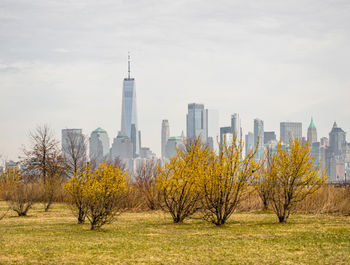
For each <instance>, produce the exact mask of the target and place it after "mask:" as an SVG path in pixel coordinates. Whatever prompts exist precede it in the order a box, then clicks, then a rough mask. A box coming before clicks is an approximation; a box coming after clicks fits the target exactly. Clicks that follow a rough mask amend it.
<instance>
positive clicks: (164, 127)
mask: <svg viewBox="0 0 350 265" xmlns="http://www.w3.org/2000/svg"><path fill="white" fill-rule="evenodd" d="M161 134H162V136H161V157H162V158H164V157H166V150H165V148H166V143H167V142H168V139H169V136H170V128H169V121H168V120H163V121H162V132H161Z"/></svg>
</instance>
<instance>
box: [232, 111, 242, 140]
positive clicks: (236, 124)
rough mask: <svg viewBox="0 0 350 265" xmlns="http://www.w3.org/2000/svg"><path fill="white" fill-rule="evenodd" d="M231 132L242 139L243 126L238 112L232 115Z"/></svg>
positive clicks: (236, 137)
mask: <svg viewBox="0 0 350 265" xmlns="http://www.w3.org/2000/svg"><path fill="white" fill-rule="evenodd" d="M231 133H232V135H233V137H234V138H235V139H237V140H240V139H241V136H242V128H241V118H240V117H239V114H238V113H235V114H233V115H231Z"/></svg>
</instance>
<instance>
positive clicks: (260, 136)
mask: <svg viewBox="0 0 350 265" xmlns="http://www.w3.org/2000/svg"><path fill="white" fill-rule="evenodd" d="M257 145H258V150H257V153H256V155H255V157H256V158H257V159H261V160H262V159H264V156H265V149H264V122H263V121H262V120H260V119H254V147H256V146H257Z"/></svg>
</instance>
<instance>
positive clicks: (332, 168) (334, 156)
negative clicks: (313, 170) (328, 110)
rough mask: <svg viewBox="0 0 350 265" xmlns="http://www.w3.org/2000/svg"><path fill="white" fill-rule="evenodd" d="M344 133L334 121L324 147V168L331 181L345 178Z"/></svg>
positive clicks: (345, 146) (345, 144) (345, 147)
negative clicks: (326, 146)
mask: <svg viewBox="0 0 350 265" xmlns="http://www.w3.org/2000/svg"><path fill="white" fill-rule="evenodd" d="M346 149H347V143H346V133H345V132H344V131H343V129H341V128H340V127H338V125H337V123H336V122H334V124H333V127H332V130H331V132H330V133H329V146H328V148H327V149H326V168H327V173H328V176H329V177H330V179H331V181H335V182H338V181H344V180H345V162H346Z"/></svg>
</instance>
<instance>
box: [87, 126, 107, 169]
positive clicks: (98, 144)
mask: <svg viewBox="0 0 350 265" xmlns="http://www.w3.org/2000/svg"><path fill="white" fill-rule="evenodd" d="M108 154H109V137H108V134H107V132H106V131H105V130H103V129H102V128H100V127H99V128H97V129H96V130H94V131H93V132H92V133H91V135H90V140H89V155H90V161H94V162H96V163H97V164H99V163H101V162H103V161H104V159H105V158H106V156H107V155H108Z"/></svg>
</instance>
